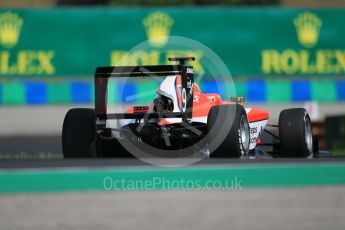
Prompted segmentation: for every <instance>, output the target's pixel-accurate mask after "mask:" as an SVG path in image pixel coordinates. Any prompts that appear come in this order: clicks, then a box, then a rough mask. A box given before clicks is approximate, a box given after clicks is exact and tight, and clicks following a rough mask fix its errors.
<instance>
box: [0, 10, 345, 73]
mask: <svg viewBox="0 0 345 230" xmlns="http://www.w3.org/2000/svg"><path fill="white" fill-rule="evenodd" d="M344 21H345V9H310V10H309V9H279V8H163V9H161V8H116V9H115V8H114V9H112V8H95V9H86V8H85V9H80V8H71V9H69V8H66V9H65V8H55V9H44V10H42V9H1V10H0V77H6V78H11V77H16V78H18V77H19V78H28V77H35V78H36V77H38V78H40V77H42V78H43V77H49V78H54V77H71V76H73V77H79V76H82V77H92V76H93V73H94V69H95V67H96V66H99V65H102V66H105V65H116V64H117V63H118V61H119V60H120V59H121V58H122V57H123V55H124V54H127V56H126V57H127V59H128V60H127V62H128V64H131V65H132V64H133V65H135V64H144V65H150V64H164V63H166V62H167V57H166V56H167V55H175V56H176V55H178V56H182V55H189V56H190V55H193V56H195V57H196V58H197V62H196V63H195V66H196V68H195V71H196V72H197V73H202V72H205V71H206V70H204V69H203V65H202V60H203V57H204V55H205V54H204V53H203V52H202V51H200V50H193V49H190V50H174V49H171V50H169V52H168V53H161V50H162V48H164V47H165V46H166V44H167V43H168V42H169V36H184V37H187V38H191V39H194V40H197V41H199V42H201V43H203V44H204V45H206V46H208V47H209V48H211V49H212V50H213V51H214V52H216V53H217V54H218V55H219V56H220V57H221V58H222V60H223V61H224V62H225V64H226V65H227V66H228V68H229V69H230V71H231V73H232V75H233V76H234V77H235V78H236V77H238V76H246V77H249V78H258V77H260V78H261V77H266V76H269V77H275V76H282V77H288V78H289V77H291V78H292V79H294V78H297V77H300V76H304V77H306V78H308V77H309V76H321V77H325V78H326V77H327V78H329V77H331V76H338V77H342V76H344V75H345V42H344V41H345V28H344ZM145 40H148V41H149V44H150V46H152V49H150V50H149V51H146V50H135V51H134V52H129V53H128V51H130V50H131V49H132V48H133V47H134V46H136V45H137V44H139V43H141V42H143V41H145Z"/></svg>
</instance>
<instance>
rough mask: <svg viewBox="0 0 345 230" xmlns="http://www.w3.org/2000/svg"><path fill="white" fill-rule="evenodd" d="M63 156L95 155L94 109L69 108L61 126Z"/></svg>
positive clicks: (88, 156) (82, 156) (83, 156)
mask: <svg viewBox="0 0 345 230" xmlns="http://www.w3.org/2000/svg"><path fill="white" fill-rule="evenodd" d="M62 152H63V155H64V158H90V157H96V156H97V154H96V113H95V110H94V109H86V108H81V109H71V110H69V111H68V112H67V114H66V116H65V120H64V122H63V127H62Z"/></svg>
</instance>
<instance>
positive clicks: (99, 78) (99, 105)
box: [95, 57, 195, 122]
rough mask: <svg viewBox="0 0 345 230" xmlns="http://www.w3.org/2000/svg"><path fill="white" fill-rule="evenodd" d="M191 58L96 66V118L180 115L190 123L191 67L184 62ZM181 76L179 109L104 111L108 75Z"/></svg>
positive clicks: (191, 100) (191, 105)
mask: <svg viewBox="0 0 345 230" xmlns="http://www.w3.org/2000/svg"><path fill="white" fill-rule="evenodd" d="M194 60H195V59H194V57H183V58H169V61H178V62H179V64H178V65H146V66H106V67H97V68H96V73H95V111H96V116H97V119H98V120H107V119H144V118H146V119H149V118H172V117H178V118H182V121H183V122H191V119H192V110H193V108H192V107H193V85H194V71H193V66H188V65H185V62H186V61H194ZM171 75H181V80H182V89H181V95H182V108H183V109H182V110H183V111H182V112H179V113H173V112H169V113H168V112H166V113H158V112H157V113H113V114H108V113H107V95H108V79H109V78H111V77H144V78H145V77H167V76H171Z"/></svg>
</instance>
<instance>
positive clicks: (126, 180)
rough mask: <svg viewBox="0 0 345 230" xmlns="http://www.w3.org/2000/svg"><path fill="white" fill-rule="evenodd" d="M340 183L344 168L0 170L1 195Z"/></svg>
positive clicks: (344, 179)
mask: <svg viewBox="0 0 345 230" xmlns="http://www.w3.org/2000/svg"><path fill="white" fill-rule="evenodd" d="M329 185H345V164H343V163H320V164H312V165H310V164H309V165H308V164H296V165H292V164H290V165H289V164H285V165H283V164H277V165H274V166H272V165H260V166H251V165H245V166H243V165H242V166H231V167H224V166H222V167H214V166H213V167H209V166H202V167H185V168H154V167H143V168H117V169H69V170H68V169H60V170H45V171H43V170H26V171H25V170H24V171H22V170H17V171H13V170H11V171H0V193H24V192H66V191H137V190H203V189H230V190H234V189H247V188H261V187H301V186H329Z"/></svg>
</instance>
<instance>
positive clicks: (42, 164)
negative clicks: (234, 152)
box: [0, 157, 345, 169]
mask: <svg viewBox="0 0 345 230" xmlns="http://www.w3.org/2000/svg"><path fill="white" fill-rule="evenodd" d="M320 163H345V158H328V157H325V158H314V159H304V158H272V159H262V158H257V159H226V158H218V159H216V158H211V159H204V160H201V161H199V162H196V163H195V164H193V165H192V166H196V167H203V166H229V167H241V166H242V165H272V164H277V165H279V164H285V165H299V164H308V165H312V164H320ZM78 167H83V168H102V167H111V168H117V167H118V168H126V167H151V165H150V164H148V163H145V162H144V161H142V160H139V159H136V158H108V159H106V158H105V159H48V160H45V159H38V160H37V159H26V160H15V159H13V160H12V159H10V160H1V161H0V169H25V168H41V169H49V168H78Z"/></svg>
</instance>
